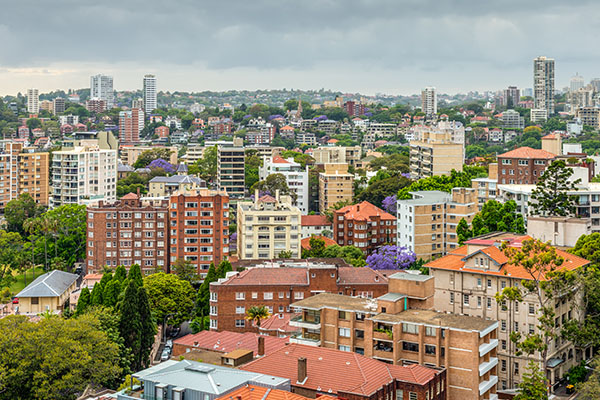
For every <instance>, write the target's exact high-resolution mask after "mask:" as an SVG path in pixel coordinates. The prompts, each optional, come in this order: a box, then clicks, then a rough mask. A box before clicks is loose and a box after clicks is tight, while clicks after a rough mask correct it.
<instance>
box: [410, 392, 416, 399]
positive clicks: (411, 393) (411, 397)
mask: <svg viewBox="0 0 600 400" xmlns="http://www.w3.org/2000/svg"><path fill="white" fill-rule="evenodd" d="M408 400H418V397H417V393H416V392H408Z"/></svg>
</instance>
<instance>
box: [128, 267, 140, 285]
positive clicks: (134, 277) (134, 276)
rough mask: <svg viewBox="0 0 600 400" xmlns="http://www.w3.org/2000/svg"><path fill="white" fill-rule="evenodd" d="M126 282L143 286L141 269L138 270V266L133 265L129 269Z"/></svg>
mask: <svg viewBox="0 0 600 400" xmlns="http://www.w3.org/2000/svg"><path fill="white" fill-rule="evenodd" d="M127 280H128V281H135V282H136V283H137V285H139V286H142V285H143V283H144V282H143V278H142V269H141V268H140V265H139V264H133V265H132V266H131V268H129V275H127ZM128 284H129V283H128Z"/></svg>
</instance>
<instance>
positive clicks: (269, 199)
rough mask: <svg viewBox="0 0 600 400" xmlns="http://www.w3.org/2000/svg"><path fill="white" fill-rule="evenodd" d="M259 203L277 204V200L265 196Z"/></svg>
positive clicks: (260, 198)
mask: <svg viewBox="0 0 600 400" xmlns="http://www.w3.org/2000/svg"><path fill="white" fill-rule="evenodd" d="M258 201H259V202H261V203H277V199H275V197H273V196H271V195H268V194H265V195H263V196H261V197H259V198H258Z"/></svg>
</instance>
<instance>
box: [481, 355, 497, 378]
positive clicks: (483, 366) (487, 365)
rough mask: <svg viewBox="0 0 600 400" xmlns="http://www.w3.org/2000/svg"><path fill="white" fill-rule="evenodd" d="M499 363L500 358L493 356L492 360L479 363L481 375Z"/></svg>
mask: <svg viewBox="0 0 600 400" xmlns="http://www.w3.org/2000/svg"><path fill="white" fill-rule="evenodd" d="M496 365H498V358H496V357H492V358H490V361H486V362H483V363H481V364H479V376H483V375H485V374H486V373H487V372H488V371H490V370H491V369H492V368H494V367H495V366H496Z"/></svg>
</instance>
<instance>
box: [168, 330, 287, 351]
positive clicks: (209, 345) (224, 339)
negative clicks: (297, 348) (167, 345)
mask: <svg viewBox="0 0 600 400" xmlns="http://www.w3.org/2000/svg"><path fill="white" fill-rule="evenodd" d="M259 336H260V335H258V334H256V333H252V332H245V333H238V332H229V331H221V332H215V331H201V332H198V333H196V334H189V335H185V336H183V337H180V338H179V339H176V340H175V341H173V344H174V345H175V344H177V345H182V346H191V347H194V348H197V349H204V350H210V351H217V352H220V353H229V352H231V351H234V350H237V349H244V350H252V351H253V352H254V354H255V355H256V354H258V337H259ZM263 337H264V338H265V354H269V353H271V352H274V351H276V350H277V349H280V348H282V347H285V345H286V343H287V342H288V341H289V339H288V338H280V337H276V336H263ZM194 342H198V346H194Z"/></svg>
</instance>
